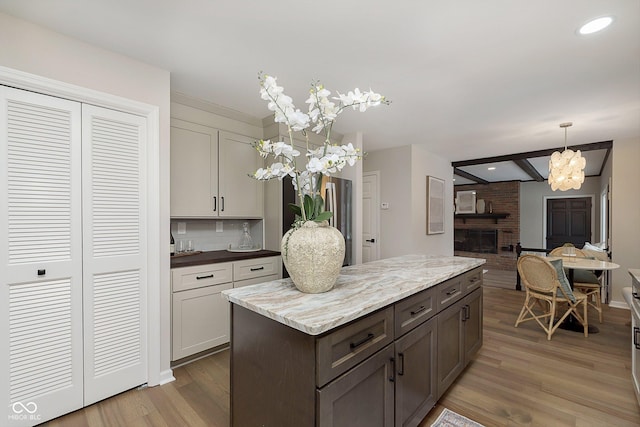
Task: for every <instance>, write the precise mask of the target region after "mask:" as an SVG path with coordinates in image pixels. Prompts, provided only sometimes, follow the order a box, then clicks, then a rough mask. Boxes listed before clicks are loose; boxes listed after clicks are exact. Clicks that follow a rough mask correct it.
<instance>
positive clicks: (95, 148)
mask: <svg viewBox="0 0 640 427" xmlns="http://www.w3.org/2000/svg"><path fill="white" fill-rule="evenodd" d="M82 134H83V136H82V142H83V150H82V156H83V162H82V163H83V170H82V175H83V177H82V185H83V188H82V192H83V197H82V200H83V243H84V263H83V290H84V292H83V297H84V355H85V363H84V389H85V393H84V404H85V405H90V404H92V403H94V402H97V401H98V400H102V399H104V398H106V397H109V396H112V395H114V394H116V393H119V392H121V391H123V390H128V389H130V388H132V387H135V386H137V385H140V384H143V383H145V382H146V378H147V360H146V356H147V341H146V329H147V326H146V317H147V316H146V304H145V301H146V277H147V272H146V257H147V248H146V232H145V230H146V218H147V212H146V206H147V203H146V194H147V190H146V186H145V183H146V179H145V176H146V168H145V159H146V157H147V156H146V151H145V148H146V146H145V141H146V119H145V118H144V117H140V116H135V115H132V114H126V113H121V112H117V111H113V110H108V109H104V108H98V107H94V106H90V105H86V104H85V105H83V107H82Z"/></svg>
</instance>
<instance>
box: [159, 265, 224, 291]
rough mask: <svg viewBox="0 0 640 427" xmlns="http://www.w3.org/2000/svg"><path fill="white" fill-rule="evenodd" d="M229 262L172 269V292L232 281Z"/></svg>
mask: <svg viewBox="0 0 640 427" xmlns="http://www.w3.org/2000/svg"><path fill="white" fill-rule="evenodd" d="M232 271H233V268H232V266H231V263H230V262H223V263H219V264H207V265H197V266H194V267H182V268H174V269H173V270H171V286H172V289H173V292H177V291H185V290H187V289H196V288H202V287H205V286H211V285H219V284H222V283H228V282H231V281H232V280H233V278H232Z"/></svg>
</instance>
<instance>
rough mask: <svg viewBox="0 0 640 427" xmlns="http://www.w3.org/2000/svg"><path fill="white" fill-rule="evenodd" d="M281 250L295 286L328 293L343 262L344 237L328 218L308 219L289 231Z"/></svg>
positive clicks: (308, 290) (313, 291)
mask: <svg viewBox="0 0 640 427" xmlns="http://www.w3.org/2000/svg"><path fill="white" fill-rule="evenodd" d="M280 252H281V254H282V261H283V262H284V266H285V267H286V268H287V271H288V272H289V275H290V276H291V280H293V283H294V285H296V288H298V289H299V290H300V291H301V292H306V293H309V294H318V293H321V292H327V291H329V290H331V289H332V288H333V285H334V284H335V283H336V280H337V279H338V276H339V275H340V269H341V268H342V263H343V262H344V236H342V233H340V231H339V230H338V229H336V228H334V227H331V226H329V223H328V222H327V221H322V222H320V223H318V222H315V221H307V222H305V223H304V224H303V225H302V227H300V228H298V229H295V230H294V229H291V230H289V231H287V232H286V234H285V235H284V236H283V237H282V242H281V244H280Z"/></svg>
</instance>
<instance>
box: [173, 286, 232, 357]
mask: <svg viewBox="0 0 640 427" xmlns="http://www.w3.org/2000/svg"><path fill="white" fill-rule="evenodd" d="M232 287H233V285H232V283H231V282H229V283H225V284H222V285H213V286H206V287H204V288H198V289H190V290H188V291H182V292H174V293H173V357H172V359H173V360H177V359H181V358H183V357H187V356H190V355H192V354H195V353H198V352H200V351H204V350H208V349H210V348H213V347H215V346H218V345H222V344H225V343H227V342H229V303H228V302H227V301H226V300H225V299H224V298H223V297H222V295H221V292H222V291H224V290H225V289H231V288H232Z"/></svg>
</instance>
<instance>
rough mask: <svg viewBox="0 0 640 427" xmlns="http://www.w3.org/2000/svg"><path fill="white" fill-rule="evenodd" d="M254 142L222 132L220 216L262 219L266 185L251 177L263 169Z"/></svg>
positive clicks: (219, 183)
mask: <svg viewBox="0 0 640 427" xmlns="http://www.w3.org/2000/svg"><path fill="white" fill-rule="evenodd" d="M253 141H254V139H253V138H249V137H246V136H242V135H236V134H233V133H230V132H222V131H221V132H220V146H219V151H218V153H219V155H220V161H219V169H218V180H219V181H218V188H219V193H218V194H219V195H220V202H221V206H219V210H220V216H227V217H243V218H261V217H262V204H263V193H264V189H263V187H264V183H263V182H262V181H258V180H256V179H253V178H252V177H250V176H249V175H252V174H253V173H254V172H255V171H256V170H257V169H258V168H260V167H261V166H262V157H260V155H259V154H258V152H257V151H256V149H255V148H253V146H252V143H253Z"/></svg>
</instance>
